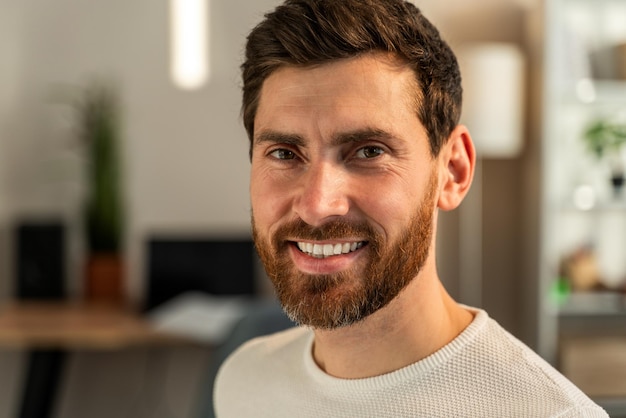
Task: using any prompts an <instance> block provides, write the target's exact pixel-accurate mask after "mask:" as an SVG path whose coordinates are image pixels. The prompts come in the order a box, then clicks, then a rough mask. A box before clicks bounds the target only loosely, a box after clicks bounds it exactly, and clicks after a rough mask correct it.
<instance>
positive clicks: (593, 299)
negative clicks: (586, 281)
mask: <svg viewBox="0 0 626 418" xmlns="http://www.w3.org/2000/svg"><path fill="white" fill-rule="evenodd" d="M559 316H561V317H577V316H595V317H624V318H626V296H625V295H624V294H622V293H618V292H589V293H572V294H571V295H570V296H569V297H568V299H567V301H566V302H565V303H564V304H563V305H562V306H561V307H560V308H559Z"/></svg>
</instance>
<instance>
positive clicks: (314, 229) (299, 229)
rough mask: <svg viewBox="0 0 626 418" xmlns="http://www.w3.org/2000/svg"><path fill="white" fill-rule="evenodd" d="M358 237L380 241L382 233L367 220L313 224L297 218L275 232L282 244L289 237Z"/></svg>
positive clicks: (307, 238) (314, 239) (279, 242)
mask: <svg viewBox="0 0 626 418" xmlns="http://www.w3.org/2000/svg"><path fill="white" fill-rule="evenodd" d="M346 238H348V239H350V238H353V239H354V238H358V239H360V240H365V241H374V242H378V241H380V234H379V233H378V232H377V231H376V230H375V229H374V228H373V227H372V226H371V225H370V224H368V223H367V222H349V221H345V220H335V221H331V222H328V223H325V224H323V225H321V226H312V225H309V224H307V223H306V222H304V221H303V220H302V219H297V220H294V221H291V222H289V223H286V224H284V225H282V226H281V227H279V228H278V229H277V230H276V233H275V234H274V243H275V244H277V245H280V244H281V243H284V242H285V241H286V240H287V239H291V240H294V239H302V240H310V241H324V240H334V239H346Z"/></svg>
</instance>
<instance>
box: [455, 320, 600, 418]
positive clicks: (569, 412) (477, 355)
mask: <svg viewBox="0 0 626 418" xmlns="http://www.w3.org/2000/svg"><path fill="white" fill-rule="evenodd" d="M472 326H474V327H475V329H474V330H471V329H470V330H469V331H470V332H475V335H474V337H475V339H474V340H473V343H471V344H468V347H467V350H468V353H467V355H466V356H461V358H460V359H461V361H462V362H464V363H465V364H464V367H468V368H470V369H471V370H474V372H475V373H476V375H477V376H478V377H479V378H480V380H482V383H483V384H484V385H487V386H491V391H492V393H499V396H502V395H506V396H507V397H510V398H511V399H512V400H515V401H516V402H514V403H512V405H514V406H515V407H516V408H517V412H520V413H526V414H530V415H532V414H536V413H542V414H543V415H545V416H563V417H576V416H603V417H606V416H607V415H606V413H604V411H603V410H602V409H601V408H600V407H599V406H597V405H596V404H595V403H594V402H593V401H592V400H591V399H590V398H589V397H588V396H586V395H585V394H584V393H583V392H582V391H581V390H580V389H578V388H577V387H576V386H575V385H574V384H573V383H571V382H570V381H569V380H568V379H567V378H566V377H565V376H563V375H562V374H561V373H560V372H559V371H558V370H556V369H555V368H554V367H553V366H552V365H550V364H549V363H548V362H547V361H545V360H544V359H543V358H541V357H540V356H539V355H538V354H537V353H535V352H534V351H533V350H531V349H530V348H529V347H528V346H526V345H525V344H524V343H523V342H521V341H520V340H519V339H517V338H516V337H514V336H513V335H512V334H510V333H509V332H508V331H506V330H505V329H504V328H502V327H501V326H500V325H499V324H498V323H497V322H496V321H495V320H493V319H491V318H489V317H488V315H487V314H486V313H485V312H484V311H478V312H477V313H476V319H475V324H472V325H470V327H472ZM590 411H595V412H596V415H593V414H591V412H590ZM530 415H527V416H530Z"/></svg>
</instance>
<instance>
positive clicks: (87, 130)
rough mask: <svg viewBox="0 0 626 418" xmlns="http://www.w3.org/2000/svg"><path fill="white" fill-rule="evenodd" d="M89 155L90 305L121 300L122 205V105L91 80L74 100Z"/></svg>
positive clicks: (108, 89) (111, 91)
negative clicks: (76, 103) (76, 100)
mask: <svg viewBox="0 0 626 418" xmlns="http://www.w3.org/2000/svg"><path fill="white" fill-rule="evenodd" d="M78 122H79V126H80V136H81V140H82V143H83V144H84V146H85V151H86V156H87V167H86V174H87V176H86V178H87V197H86V202H85V206H84V230H85V243H86V259H87V260H86V264H87V265H86V272H85V274H86V282H85V293H86V297H87V299H88V300H89V301H92V302H107V303H115V304H119V303H123V302H124V297H123V295H124V292H123V288H124V283H123V273H124V263H123V257H122V254H123V251H122V246H123V242H124V226H125V225H124V201H123V192H122V171H121V168H122V167H121V165H122V164H121V155H120V148H119V146H120V143H119V141H120V104H119V100H118V96H117V91H116V89H115V88H114V87H113V85H111V84H107V83H103V82H93V83H91V84H89V85H88V86H87V87H86V88H85V89H84V91H83V94H82V95H81V97H80V100H79V102H78Z"/></svg>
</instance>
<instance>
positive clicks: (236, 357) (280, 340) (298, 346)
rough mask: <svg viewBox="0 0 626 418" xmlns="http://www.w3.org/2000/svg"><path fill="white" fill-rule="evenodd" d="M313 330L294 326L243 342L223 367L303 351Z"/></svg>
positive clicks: (265, 360)
mask: <svg viewBox="0 0 626 418" xmlns="http://www.w3.org/2000/svg"><path fill="white" fill-rule="evenodd" d="M312 335H313V334H312V331H310V330H309V329H307V328H304V327H294V328H290V329H287V330H285V331H280V332H277V333H274V334H270V335H264V336H262V337H257V338H253V339H251V340H249V341H247V342H246V343H244V344H242V345H241V346H240V347H239V348H238V349H237V350H235V351H234V352H233V353H232V354H231V355H230V356H229V357H228V358H227V359H226V361H225V362H224V365H223V366H222V369H229V368H236V367H238V365H239V364H240V363H249V362H256V361H258V360H263V362H265V363H267V362H268V361H270V362H271V361H272V360H273V359H275V358H276V359H284V358H285V357H284V356H285V355H296V353H298V352H302V350H304V349H305V346H306V345H307V343H308V342H309V340H311V339H312Z"/></svg>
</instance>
